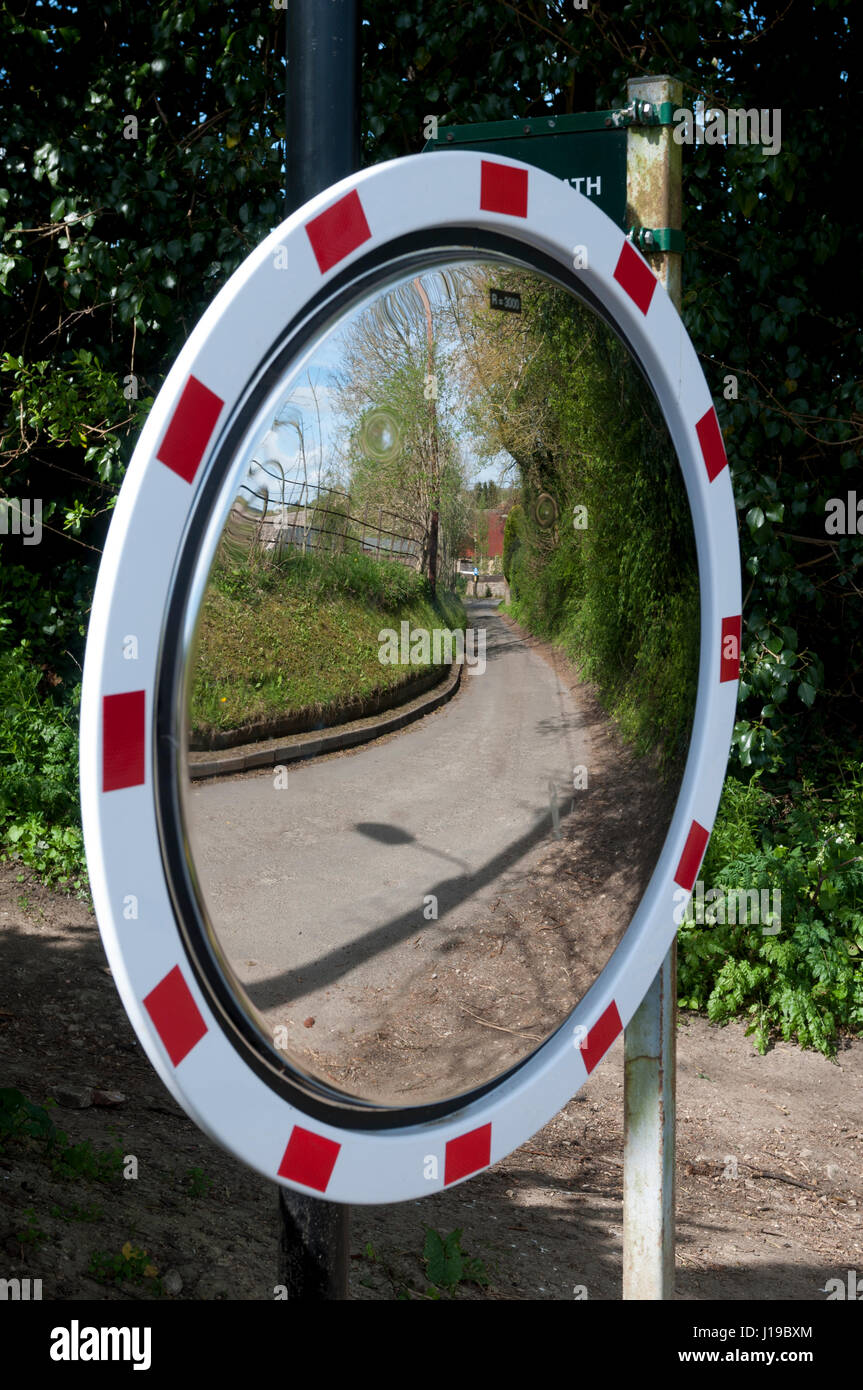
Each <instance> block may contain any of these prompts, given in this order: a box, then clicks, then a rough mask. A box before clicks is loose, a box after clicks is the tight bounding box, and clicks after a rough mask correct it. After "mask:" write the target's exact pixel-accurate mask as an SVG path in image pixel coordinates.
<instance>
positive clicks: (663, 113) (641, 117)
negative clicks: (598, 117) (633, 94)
mask: <svg viewBox="0 0 863 1390" xmlns="http://www.w3.org/2000/svg"><path fill="white" fill-rule="evenodd" d="M674 110H675V107H674V103H673V102H671V101H663V102H661V103H660V104H659V105H657V104H656V102H653V101H631V102H630V103H629V105H628V106H622V107H621V108H620V109H619V110H617V111H611V112H609V114H608V116H606V118H605V124H606V125H608V126H614V127H615V128H616V129H619V128H620V127H621V126H631V125H636V126H640V125H673V124H674Z"/></svg>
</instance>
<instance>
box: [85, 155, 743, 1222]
mask: <svg viewBox="0 0 863 1390" xmlns="http://www.w3.org/2000/svg"><path fill="white" fill-rule="evenodd" d="M477 477H481V478H483V479H489V478H492V479H494V480H495V481H496V491H494V492H492V493H489V490H488V489H486V498H485V499H484V500H486V501H490V505H477V494H476V492H475V491H474V490H473V489H474V483H475V480H476V479H477ZM657 567H660V568H661V571H662V574H663V584H662V586H661V588H662V592H663V594H664V596H665V599H666V602H665V604H664V606H663V609H662V611H659V610H658V609H657V606H656V603H655V598H654V596H655V593H656V592H657V591H658V587H659V586H657V584H656V582H655V579H656V573H655V572H656V570H657ZM475 571H476V573H475ZM504 571H505V573H504ZM432 575H434V579H435V584H434V588H432V585H431V584H430V576H432ZM564 610H565V611H564ZM514 618H520V619H521V624H520V625H519V624H518V623H516V622H515V621H514ZM562 634H564V635H566V636H567V638H568V640H569V643H570V650H569V657H571V658H572V660H571V661H570V660H564V657H563V654H562V652H561V650H560V648H559V646H556V645H555V639H556V638H559V637H560V636H561V635H562ZM739 641H740V578H739V562H738V553H737V541H736V526H735V514H734V505H733V497H732V492H731V485H730V481H729V476H728V469H727V466H726V459H725V453H724V450H723V446H722V440H721V436H720V433H719V428H718V424H717V421H716V415H715V411H714V409H713V407H712V404H711V402H710V397H709V393H708V390H707V386H706V383H705V382H704V379H703V376H702V374H701V371H700V368H699V366H698V363H697V359H696V356H695V353H694V350H693V348H692V345H691V344H690V342H689V340H688V338H687V336H686V334H685V331H684V329H683V327H682V325H681V323H680V320H679V318H678V316H677V314H676V312H675V310H674V308H673V306H672V305H671V303H670V301H669V300H668V298H667V296H666V295H665V292H664V291H663V290H662V289H661V287H660V286H658V285H657V283H656V281H655V279H654V277H653V275H652V273H651V271H650V269H649V267H648V266H647V264H646V262H645V261H644V260H643V259H642V258H641V257H640V255H639V254H638V252H637V251H635V250H634V248H633V247H632V246H631V244H630V243H629V242H628V241H626V240H625V239H624V237H623V235H622V233H621V232H619V231H618V230H617V229H616V228H615V227H614V225H613V224H612V223H611V222H609V221H608V219H607V218H606V217H605V216H604V215H603V214H602V213H601V212H599V211H598V210H597V209H596V208H595V207H593V206H592V205H591V204H590V203H589V202H588V200H587V199H585V198H583V197H582V196H581V195H580V194H578V193H576V192H575V191H574V190H572V189H570V188H568V187H567V186H566V185H564V184H562V183H560V182H558V181H557V180H555V179H553V178H552V177H550V176H548V175H545V174H543V173H541V172H540V171H537V170H535V169H528V168H527V166H524V165H520V164H517V163H516V162H514V161H505V160H491V159H488V158H486V157H484V156H481V155H479V154H476V153H468V152H464V153H455V152H448V154H447V158H446V160H445V161H441V160H440V159H439V158H437V159H436V158H434V157H432V156H425V157H423V158H422V159H421V160H420V159H418V158H411V159H406V160H398V161H394V162H393V163H392V164H389V165H382V166H378V167H375V168H373V169H369V170H366V171H364V172H363V173H362V174H358V175H355V176H353V177H352V178H350V179H348V180H345V181H344V182H342V183H341V184H339V185H337V186H336V187H334V188H332V189H329V190H327V192H326V193H324V194H322V195H320V197H319V198H317V199H315V200H313V201H312V202H311V203H309V204H307V205H306V207H304V208H302V209H300V210H299V211H298V212H297V213H295V214H293V215H292V217H291V218H289V219H288V220H287V221H286V222H285V223H284V224H283V225H282V226H281V227H279V228H278V229H277V230H276V231H275V232H274V233H273V234H272V235H271V236H270V237H269V238H267V240H266V241H265V242H264V243H263V244H262V245H261V246H260V247H259V248H258V249H257V251H256V252H254V253H253V255H252V256H251V257H250V258H249V259H248V261H247V262H246V263H245V264H244V265H243V266H242V267H241V269H240V270H239V271H238V272H237V273H236V275H235V276H233V277H232V279H231V280H230V281H229V283H228V284H227V285H226V286H225V288H224V290H223V291H222V292H221V293H220V295H219V296H218V297H217V298H216V300H215V301H214V303H213V305H212V306H211V307H210V309H209V310H208V311H207V313H206V314H205V316H204V318H203V319H202V321H201V323H200V324H199V325H198V327H197V329H196V330H195V332H194V333H193V334H192V337H191V338H190V339H189V342H188V343H187V345H186V347H185V348H184V349H183V351H182V353H181V354H180V357H179V358H178V360H177V363H176V364H175V366H174V368H173V370H172V372H171V373H170V375H169V377H168V379H167V381H166V383H165V386H164V388H163V390H162V392H161V393H160V395H159V398H158V400H157V402H156V404H155V406H154V408H153V411H152V412H151V415H150V418H149V420H148V422H147V425H146V427H145V429H144V431H143V433H142V437H141V440H140V442H139V445H138V448H137V450H136V452H135V456H134V458H133V461H132V464H131V465H130V469H129V473H128V476H127V479H126V482H125V483H124V487H123V490H122V493H121V497H120V499H119V502H118V506H117V510H116V515H115V519H114V522H113V525H112V528H111V533H110V536H109V539H108V545H107V548H106V552H105V557H104V560H103V564H102V568H101V570H100V577H99V583H98V586H97V593H96V598H95V601H94V608H93V617H92V622H91V629H90V634H89V639H88V652H87V664H86V668H85V683H84V698H83V704H82V755H81V757H82V765H81V774H82V804H83V810H84V825H85V836H86V843H87V853H88V861H89V864H90V869H91V880H92V885H93V893H94V901H95V904H96V909H97V915H98V918H99V923H100V929H101V931H102V934H103V938H104V941H105V946H106V950H107V953H108V957H109V961H110V963H111V966H112V970H113V973H114V976H115V979H116V980H117V984H118V988H119V989H120V992H121V995H122V997H123V1000H124V1003H125V1006H126V1008H127V1011H128V1012H129V1015H130V1018H131V1019H132V1022H133V1024H134V1025H135V1027H136V1029H137V1031H138V1033H139V1036H140V1037H141V1040H142V1042H143V1044H144V1046H145V1047H146V1048H147V1051H148V1054H149V1056H150V1058H151V1060H152V1061H153V1064H154V1065H155V1066H156V1068H157V1070H158V1071H159V1073H160V1075H161V1076H162V1078H163V1079H164V1080H165V1082H166V1084H167V1085H168V1086H169V1087H170V1089H171V1090H172V1092H173V1093H174V1095H175V1096H176V1097H177V1099H178V1100H179V1101H180V1102H181V1103H182V1104H183V1105H184V1106H185V1107H186V1109H187V1110H188V1111H189V1113H190V1114H191V1115H192V1116H193V1118H195V1119H196V1121H197V1122H198V1123H199V1124H201V1125H202V1127H203V1128H205V1129H206V1130H207V1131H208V1132H209V1133H211V1134H212V1135H213V1136H214V1137H216V1138H217V1139H219V1140H220V1142H222V1143H224V1144H225V1145H226V1146H227V1147H228V1148H230V1149H231V1150H232V1151H233V1152H234V1153H236V1154H237V1155H238V1156H240V1157H242V1158H243V1159H244V1160H245V1161H247V1162H248V1163H250V1164H251V1165H252V1166H254V1167H256V1168H257V1169H258V1170H259V1171H261V1172H263V1173H265V1174H266V1175H268V1176H270V1177H273V1178H275V1179H277V1180H279V1181H282V1182H284V1183H286V1184H288V1185H291V1186H294V1187H297V1188H299V1189H301V1190H304V1191H312V1192H317V1193H319V1194H326V1196H327V1197H328V1198H331V1199H333V1200H341V1201H350V1202H356V1201H359V1202H364V1201H365V1202H381V1201H395V1200H400V1199H406V1198H409V1197H416V1196H418V1195H423V1194H424V1193H426V1192H430V1191H435V1190H438V1189H439V1188H440V1187H442V1186H444V1185H449V1184H451V1183H454V1182H457V1181H460V1180H462V1179H464V1178H467V1177H469V1176H470V1175H471V1174H472V1173H474V1172H476V1171H479V1170H480V1169H481V1168H483V1167H485V1166H487V1165H488V1164H489V1163H491V1162H494V1161H495V1159H497V1158H499V1157H502V1156H503V1155H504V1154H505V1153H507V1152H509V1151H510V1150H511V1149H512V1148H514V1147H515V1146H516V1145H517V1144H519V1143H520V1142H522V1141H523V1140H524V1139H526V1138H527V1137H529V1135H530V1134H532V1133H534V1132H535V1131H536V1129H538V1128H539V1127H540V1126H541V1125H542V1124H544V1123H545V1122H546V1121H547V1120H548V1119H549V1118H550V1117H551V1116H552V1115H553V1114H554V1113H555V1112H556V1110H558V1109H559V1108H560V1106H561V1105H563V1104H564V1103H565V1102H566V1100H567V1099H569V1098H570V1096H571V1095H572V1094H573V1093H574V1091H575V1090H577V1088H578V1086H579V1085H580V1084H581V1083H582V1082H583V1080H584V1079H585V1078H586V1076H587V1075H589V1073H590V1071H591V1070H592V1069H593V1068H594V1067H595V1066H596V1065H597V1063H598V1062H599V1060H600V1059H601V1058H602V1056H603V1055H604V1054H605V1052H606V1051H607V1050H608V1048H609V1046H610V1045H611V1043H612V1042H613V1041H614V1039H615V1037H616V1036H617V1035H618V1034H619V1032H620V1031H621V1029H622V1028H623V1027H624V1026H625V1024H626V1022H627V1020H628V1019H629V1018H630V1017H631V1015H632V1013H633V1012H634V1010H635V1008H636V1007H637V1006H638V1004H639V1003H640V1001H641V999H642V998H643V995H644V993H645V992H646V990H647V988H648V986H649V984H650V983H651V980H652V979H653V976H654V975H655V973H656V971H657V969H658V968H659V965H660V963H661V961H662V958H663V956H664V955H665V953H666V951H667V950H668V947H669V945H670V943H671V941H672V939H673V936H674V932H675V929H676V922H677V921H679V919H680V903H681V899H684V900H685V898H686V895H687V894H688V893H689V892H690V891H691V889H692V886H693V883H694V881H695V878H696V876H697V871H698V867H699V864H700V861H701V858H702V856H703V853H704V849H705V847H706V843H707V838H708V835H709V831H710V827H711V825H712V822H713V817H714V815H715V811H716V806H717V804H718V799H719V793H720V789H721V784H722V778H723V776H724V769H725V762H726V758H727V751H728V745H729V741H730V736H731V730H732V725H733V714H734V704H735V698H736V684H737V678H738V671H739ZM615 673H617V678H615ZM597 692H601V693H602V695H603V701H604V704H603V703H602V702H601V701H600V700H599V699H598V698H597ZM612 715H613V716H614V717H615V720H616V723H615V724H614V725H612V722H611V716H612ZM621 731H622V733H621ZM639 755H641V756H639Z"/></svg>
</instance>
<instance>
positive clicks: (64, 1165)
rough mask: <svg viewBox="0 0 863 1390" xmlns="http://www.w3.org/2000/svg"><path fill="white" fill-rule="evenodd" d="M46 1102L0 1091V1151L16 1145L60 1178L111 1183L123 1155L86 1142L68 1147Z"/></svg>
mask: <svg viewBox="0 0 863 1390" xmlns="http://www.w3.org/2000/svg"><path fill="white" fill-rule="evenodd" d="M48 1105H56V1101H52V1100H48V1101H46V1102H45V1106H42V1105H34V1104H33V1103H32V1101H29V1100H27V1098H26V1097H25V1096H23V1095H22V1094H21V1092H20V1091H17V1090H15V1089H13V1088H6V1089H4V1090H0V1152H2V1153H9V1152H11V1151H12V1150H13V1148H14V1146H15V1145H16V1144H24V1145H27V1146H28V1147H30V1148H31V1149H35V1151H36V1152H38V1153H39V1154H40V1155H41V1156H42V1157H43V1158H44V1160H45V1162H46V1163H47V1164H48V1166H49V1167H50V1169H51V1171H52V1173H54V1175H55V1176H56V1177H59V1178H69V1179H81V1178H84V1179H88V1180H89V1181H91V1182H113V1181H114V1180H115V1179H116V1178H118V1177H119V1176H120V1174H121V1172H122V1170H123V1155H122V1154H121V1152H120V1150H119V1149H117V1148H114V1149H107V1150H102V1151H100V1150H97V1149H94V1148H93V1146H92V1144H91V1143H90V1141H89V1139H85V1140H84V1141H83V1143H80V1144H70V1143H69V1138H68V1135H66V1134H65V1133H64V1131H63V1130H62V1129H58V1128H57V1127H56V1125H55V1124H54V1121H53V1120H52V1119H51V1116H50V1114H49V1113H48V1110H47V1109H46V1108H45V1107H46V1106H48Z"/></svg>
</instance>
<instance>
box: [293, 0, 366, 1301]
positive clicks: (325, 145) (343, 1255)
mask: <svg viewBox="0 0 863 1390" xmlns="http://www.w3.org/2000/svg"><path fill="white" fill-rule="evenodd" d="M359 98H360V3H359V0H288V9H287V93H286V103H285V114H286V126H287V130H286V184H285V201H286V207H285V215H286V216H287V215H288V214H289V213H291V212H293V211H294V209H295V208H298V207H301V206H302V204H303V203H306V202H308V200H309V199H310V198H313V197H314V196H315V194H316V193H320V192H321V191H322V190H323V189H325V188H328V187H329V186H330V184H333V183H337V182H338V180H339V179H343V178H345V177H346V176H347V175H348V174H351V173H353V172H354V170H356V169H358V168H359V164H360V123H359ZM279 1222H280V1229H281V1238H280V1241H279V1280H278V1282H279V1283H280V1284H283V1285H284V1286H285V1289H286V1291H287V1296H288V1299H308V1300H313V1301H316V1302H317V1301H319V1300H321V1299H346V1298H347V1296H348V1239H349V1237H348V1232H349V1227H350V1207H347V1206H344V1205H342V1204H339V1203H335V1202H326V1201H323V1200H322V1199H320V1198H317V1197H307V1196H306V1195H305V1194H304V1193H299V1192H294V1191H293V1190H291V1189H289V1188H284V1187H281V1188H279Z"/></svg>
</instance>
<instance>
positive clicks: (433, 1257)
mask: <svg viewBox="0 0 863 1390" xmlns="http://www.w3.org/2000/svg"><path fill="white" fill-rule="evenodd" d="M461 1237H462V1233H461V1231H450V1233H449V1235H448V1236H442V1235H441V1234H440V1233H439V1232H438V1231H435V1230H434V1229H433V1228H432V1227H431V1226H427V1227H426V1238H425V1245H424V1246H423V1259H424V1260H425V1263H426V1273H427V1274H428V1277H429V1283H431V1284H433V1285H434V1286H435V1287H436V1288H438V1289H446V1290H447V1292H448V1293H450V1294H454V1293H455V1291H456V1289H457V1288H458V1286H459V1284H480V1285H484V1284H488V1282H489V1278H488V1273H487V1271H486V1268H485V1265H484V1264H483V1262H482V1260H479V1259H475V1258H473V1257H471V1256H468V1255H465V1253H464V1251H463V1250H462V1248H461Z"/></svg>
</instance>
